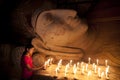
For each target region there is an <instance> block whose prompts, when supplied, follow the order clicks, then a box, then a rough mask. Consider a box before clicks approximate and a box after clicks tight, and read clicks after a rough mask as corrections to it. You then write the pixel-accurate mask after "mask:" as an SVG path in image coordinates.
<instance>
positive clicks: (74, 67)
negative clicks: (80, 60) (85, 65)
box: [73, 64, 76, 73]
mask: <svg viewBox="0 0 120 80" xmlns="http://www.w3.org/2000/svg"><path fill="white" fill-rule="evenodd" d="M75 69H76V64H74V66H73V73H74V71H75Z"/></svg>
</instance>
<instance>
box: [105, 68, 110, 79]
mask: <svg viewBox="0 0 120 80" xmlns="http://www.w3.org/2000/svg"><path fill="white" fill-rule="evenodd" d="M108 72H109V66H107V68H106V70H105V77H106V79H109V76H108Z"/></svg>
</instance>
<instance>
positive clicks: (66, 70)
mask: <svg viewBox="0 0 120 80" xmlns="http://www.w3.org/2000/svg"><path fill="white" fill-rule="evenodd" d="M68 67H69V65H68V64H67V65H66V67H65V77H66V74H67V72H68Z"/></svg>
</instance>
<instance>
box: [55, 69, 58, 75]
mask: <svg viewBox="0 0 120 80" xmlns="http://www.w3.org/2000/svg"><path fill="white" fill-rule="evenodd" d="M58 71H59V68H58V67H57V68H56V69H55V76H57V75H58Z"/></svg>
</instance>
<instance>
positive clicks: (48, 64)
mask: <svg viewBox="0 0 120 80" xmlns="http://www.w3.org/2000/svg"><path fill="white" fill-rule="evenodd" d="M47 66H48V67H49V66H50V59H48V60H47Z"/></svg>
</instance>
